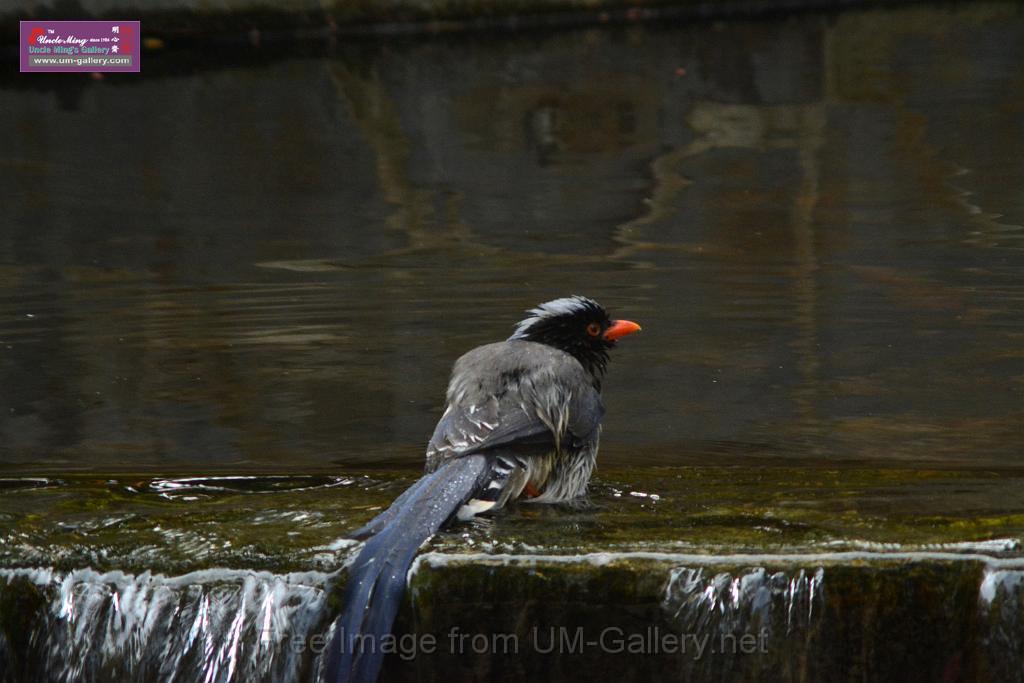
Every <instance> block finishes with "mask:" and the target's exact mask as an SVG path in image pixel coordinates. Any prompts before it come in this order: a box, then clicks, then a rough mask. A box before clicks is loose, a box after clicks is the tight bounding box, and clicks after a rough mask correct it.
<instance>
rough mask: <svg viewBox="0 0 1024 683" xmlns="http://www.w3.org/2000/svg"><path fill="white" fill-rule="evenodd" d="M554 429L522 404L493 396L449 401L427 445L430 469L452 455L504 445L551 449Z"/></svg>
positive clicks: (523, 449)
mask: <svg viewBox="0 0 1024 683" xmlns="http://www.w3.org/2000/svg"><path fill="white" fill-rule="evenodd" d="M554 445H555V438H554V435H553V434H552V433H551V429H550V428H549V427H548V426H547V425H546V424H545V423H544V422H543V421H542V420H541V419H540V418H539V417H538V416H537V415H536V414H535V413H530V412H528V411H527V410H526V409H525V408H524V407H523V406H521V405H509V402H508V401H499V400H498V399H497V398H495V397H493V396H492V397H490V398H489V399H487V400H486V401H484V402H483V403H481V404H470V405H456V404H449V405H448V408H447V409H446V410H445V412H444V415H442V416H441V419H440V420H439V421H438V423H437V427H435V428H434V435H433V436H432V437H431V438H430V443H429V444H428V446H427V471H433V470H434V469H436V468H437V467H438V466H439V465H440V464H441V463H442V462H444V461H445V460H447V459H449V458H454V457H459V456H464V455H469V454H471V453H482V452H485V451H493V450H496V449H499V448H502V447H507V448H509V449H510V448H513V447H514V448H515V450H516V451H517V452H521V453H522V454H523V455H528V454H529V453H530V452H532V451H534V450H536V451H543V450H551V449H552V448H554Z"/></svg>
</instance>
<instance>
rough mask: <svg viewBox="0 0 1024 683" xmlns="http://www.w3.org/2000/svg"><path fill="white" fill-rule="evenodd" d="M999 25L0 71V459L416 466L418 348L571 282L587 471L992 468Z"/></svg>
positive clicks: (1013, 137)
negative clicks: (610, 328)
mask: <svg viewBox="0 0 1024 683" xmlns="http://www.w3.org/2000/svg"><path fill="white" fill-rule="evenodd" d="M1022 32H1024V18H1022V17H1021V16H1020V13H1019V10H1018V9H1017V8H1015V7H1013V6H1004V5H991V6H989V5H977V6H971V7H965V8H957V9H946V8H919V9H908V10H902V11H900V12H897V13H886V12H856V13H848V14H843V15H839V16H835V17H804V18H800V19H793V20H788V21H779V22H764V23H750V24H745V23H735V24H734V23H729V24H694V25H684V26H656V25H655V26H646V27H640V28H631V29H628V30H619V29H608V30H582V31H576V32H560V33H554V34H542V35H537V36H533V35H530V36H510V37H501V38H494V37H491V36H487V37H473V36H467V37H462V38H452V39H450V40H430V39H424V40H408V41H398V42H395V41H392V42H382V43H372V42H371V43H350V44H341V45H339V46H337V47H336V48H335V49H334V51H333V52H332V53H330V54H320V53H317V52H316V48H311V49H307V50H305V51H300V52H299V53H296V56H292V57H290V58H279V59H272V60H269V61H266V62H259V63H254V64H252V65H233V66H232V65H225V66H224V67H217V66H216V65H214V66H213V67H211V68H207V69H203V70H198V71H189V70H187V69H185V70H182V69H180V68H178V69H175V68H173V64H172V63H171V58H172V57H171V56H156V57H154V58H153V59H152V60H149V61H147V64H150V66H149V67H147V72H148V73H144V74H143V75H142V77H130V78H128V77H126V78H116V79H114V78H110V79H107V80H105V81H100V82H94V81H86V80H77V79H72V78H68V79H54V78H42V77H40V78H34V79H27V78H17V79H7V80H5V81H4V82H3V84H2V87H3V89H4V95H3V97H4V101H5V106H4V107H3V108H2V111H0V124H2V125H3V127H4V129H5V130H8V131H15V134H14V135H8V136H6V138H5V140H4V142H3V143H2V147H0V181H2V182H0V203H2V205H3V207H4V210H3V212H2V216H0V377H2V382H3V385H4V386H5V387H7V389H8V390H7V391H5V392H4V393H3V396H2V398H0V462H2V463H3V465H4V467H5V468H6V469H15V468H17V469H21V470H31V471H33V472H35V471H57V472H63V471H67V470H69V469H73V470H83V469H85V470H110V469H115V470H116V469H131V470H136V471H142V470H160V471H167V470H176V471H186V472H193V471H195V470H197V469H198V470H203V471H212V470H230V471H232V472H242V471H260V472H266V471H274V472H278V471H282V470H286V471H288V472H311V471H323V470H336V469H337V466H338V465H351V466H359V467H364V466H377V465H380V464H383V463H387V464H398V465H401V466H403V467H415V466H416V465H418V463H419V461H420V459H421V457H422V450H423V445H424V443H425V440H426V438H427V436H428V435H429V433H430V431H431V428H432V426H433V423H434V421H435V420H436V418H437V416H438V414H439V409H440V407H441V401H442V395H443V389H444V384H445V381H446V376H447V372H448V370H449V368H450V366H451V363H452V361H453V360H454V359H455V358H456V357H457V356H458V355H459V354H460V353H462V352H463V351H465V350H467V349H469V348H471V347H472V346H474V345H476V344H479V343H482V342H487V341H492V340H495V339H500V338H504V337H505V336H507V334H508V333H509V332H510V329H511V326H512V324H513V323H514V322H515V321H517V320H518V319H519V318H520V316H521V312H522V310H523V309H524V308H526V307H527V306H530V305H533V304H535V303H537V302H539V301H542V300H545V299H547V298H551V297H554V296H559V295H564V294H567V293H571V292H579V293H584V294H588V295H591V296H594V297H596V298H598V299H599V300H601V301H602V302H604V303H605V304H606V305H607V306H608V307H609V308H610V309H611V310H612V311H613V313H614V314H617V315H620V316H622V317H630V318H635V319H637V320H640V321H641V322H642V323H643V324H644V334H643V336H641V337H639V338H635V339H630V340H628V342H627V343H624V344H622V348H621V349H620V350H618V351H617V352H616V353H615V358H614V359H613V363H612V367H611V375H610V378H609V381H608V382H607V385H606V399H607V404H608V417H607V421H606V429H605V437H604V442H603V449H602V462H603V463H606V464H609V465H616V466H620V465H634V464H642V465H645V466H647V465H652V464H660V465H668V464H671V465H677V464H692V463H705V462H725V461H728V462H733V463H737V462H740V463H747V462H751V461H752V460H753V459H755V458H756V459H759V460H762V459H763V460H768V461H772V462H774V461H787V460H801V461H810V462H828V463H839V462H850V461H856V462H872V463H887V464H892V463H910V464H911V466H920V464H921V463H927V464H931V465H939V466H947V465H956V466H984V467H992V466H999V467H1019V466H1021V465H1022V464H1024V459H1022V458H1024V448H1022V445H1024V431H1022V429H1021V424H1022V422H1021V418H1022V410H1024V402H1022V400H1021V398H1022V393H1024V355H1022V354H1021V352H1020V350H1019V349H1020V348H1021V340H1022V339H1024V313H1022V311H1024V307H1022V306H1021V303H1022V301H1024V276H1022V272H1024V231H1022V230H1021V227H1020V226H1021V225H1022V224H1024V195H1022V194H1021V193H1020V191H1019V188H1020V187H1021V186H1022V185H1024V167H1022V166H1021V163H1020V159H1021V158H1024V154H1022V152H1024V149H1022V146H1024V135H1022V129H1021V121H1022V120H1024V119H1022V118H1021V116H1020V115H1019V114H1020V111H1021V106H1022V103H1024V89H1022V86H1021V82H1020V80H1019V78H1018V73H1019V65H1020V63H1021V60H1022V58H1024V56H1022V54H1021V51H1022V47H1021V46H1022V45H1024V41H1022V40H1021V35H1022ZM310 52H312V54H310ZM303 54H306V55H307V56H301V55H303Z"/></svg>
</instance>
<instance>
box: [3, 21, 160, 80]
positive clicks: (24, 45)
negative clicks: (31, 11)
mask: <svg viewBox="0 0 1024 683" xmlns="http://www.w3.org/2000/svg"><path fill="white" fill-rule="evenodd" d="M20 23H21V41H20V45H19V48H20V49H19V52H20V54H21V71H22V72H23V73H32V72H51V71H52V72H57V71H64V72H67V71H71V72H79V73H81V72H90V71H105V72H118V71H122V72H138V71H139V67H140V62H141V59H140V56H141V52H142V50H141V47H142V45H141V38H142V36H141V32H140V22H138V21H45V20H40V21H22V22H20Z"/></svg>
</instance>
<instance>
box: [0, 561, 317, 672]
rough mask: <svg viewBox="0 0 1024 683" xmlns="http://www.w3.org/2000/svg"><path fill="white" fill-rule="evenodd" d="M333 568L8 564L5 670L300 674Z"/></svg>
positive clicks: (1, 627) (1, 582) (2, 633)
mask: <svg viewBox="0 0 1024 683" xmlns="http://www.w3.org/2000/svg"><path fill="white" fill-rule="evenodd" d="M332 578H333V575H329V574H322V573H317V572H303V573H293V574H281V575H278V574H272V573H269V572H260V571H241V570H228V569H209V570H204V571H197V572H193V573H189V574H185V575H182V576H175V577H168V576H164V575H162V574H151V573H150V572H145V573H142V574H138V575H132V574H125V573H123V572H120V571H110V572H106V573H99V572H96V571H93V570H91V569H80V570H75V571H70V572H66V573H62V572H57V571H53V570H50V569H13V570H0V670H2V671H3V677H4V679H6V680H17V681H68V682H70V681H82V680H101V681H102V680H109V681H152V680H161V681H180V682H182V683H185V682H193V681H194V682H195V683H215V682H217V681H260V680H273V681H282V682H286V681H298V680H308V679H310V678H311V677H312V674H313V672H315V671H316V667H317V666H318V664H319V657H318V654H319V651H320V650H322V647H323V643H324V642H325V641H324V640H323V635H322V634H321V631H322V630H324V629H325V628H326V626H327V624H328V623H329V622H328V619H327V611H326V609H325V606H326V597H327V593H328V590H329V588H330V585H331V581H332Z"/></svg>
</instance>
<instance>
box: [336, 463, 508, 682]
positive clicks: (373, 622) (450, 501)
mask: <svg viewBox="0 0 1024 683" xmlns="http://www.w3.org/2000/svg"><path fill="white" fill-rule="evenodd" d="M488 469H489V468H488V463H487V458H486V457H485V456H482V455H471V456H467V457H464V458H458V459H455V460H451V461H450V462H448V463H446V464H444V465H442V466H441V467H440V468H439V469H437V470H435V471H434V472H432V473H430V474H428V475H426V476H424V477H423V478H421V479H420V480H419V481H417V482H416V483H415V484H413V485H412V486H411V487H409V489H407V490H406V491H405V493H403V494H402V495H401V496H399V497H398V499H396V500H395V502H394V503H392V504H391V507H389V508H388V509H387V510H385V511H384V512H382V513H381V514H380V515H378V516H377V517H375V518H374V519H373V520H372V521H371V522H370V523H369V524H367V525H366V526H365V527H363V528H362V529H360V530H359V531H357V532H356V533H355V534H353V536H355V537H356V538H364V537H367V536H369V537H370V539H369V540H368V541H367V542H366V545H365V546H363V549H362V551H361V552H360V553H359V556H358V557H357V558H356V561H355V562H354V563H353V564H352V567H351V568H350V569H349V575H348V585H347V586H346V588H345V606H344V608H343V611H342V613H341V615H340V616H339V617H338V620H337V621H336V622H335V624H334V636H333V638H332V640H331V645H330V648H329V649H328V650H327V651H326V666H325V668H324V674H325V680H326V681H328V682H330V683H375V681H376V680H377V675H378V673H380V667H381V664H383V661H384V653H382V652H381V651H380V650H381V647H380V646H381V643H382V639H383V637H384V636H386V635H387V634H389V633H391V626H392V624H393V623H394V621H395V615H396V614H398V607H399V605H400V603H401V600H402V595H403V594H404V593H405V580H406V573H407V572H408V570H409V566H410V565H411V564H412V560H413V558H414V557H415V556H416V551H417V550H418V549H419V547H420V545H422V544H423V542H424V541H426V540H427V539H428V538H430V537H431V536H433V535H434V534H435V533H436V532H437V530H438V529H439V528H440V527H441V525H442V524H444V523H445V522H446V521H447V520H448V519H449V518H451V517H452V515H454V514H455V513H456V512H457V511H458V509H459V508H460V507H461V506H462V505H463V504H464V503H465V502H466V501H467V500H469V498H470V497H471V496H472V495H473V493H474V492H475V491H476V490H477V489H478V488H479V487H480V486H481V484H482V480H483V479H484V478H485V474H486V472H487V471H488Z"/></svg>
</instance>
